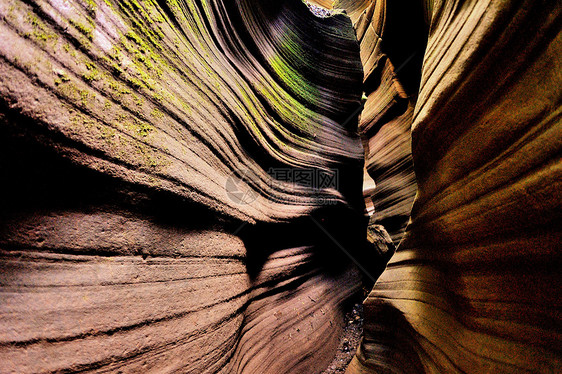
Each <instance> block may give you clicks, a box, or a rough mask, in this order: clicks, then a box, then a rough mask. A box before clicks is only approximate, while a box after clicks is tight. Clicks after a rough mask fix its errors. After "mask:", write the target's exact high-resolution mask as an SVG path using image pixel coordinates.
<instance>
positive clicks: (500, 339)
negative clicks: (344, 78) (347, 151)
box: [341, 0, 562, 374]
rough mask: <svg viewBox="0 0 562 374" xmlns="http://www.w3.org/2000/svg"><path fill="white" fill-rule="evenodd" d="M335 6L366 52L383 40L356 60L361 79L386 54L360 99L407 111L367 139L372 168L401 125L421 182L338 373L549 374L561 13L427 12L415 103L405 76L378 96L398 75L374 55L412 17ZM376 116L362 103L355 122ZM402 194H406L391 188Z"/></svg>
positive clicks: (491, 4)
mask: <svg viewBox="0 0 562 374" xmlns="http://www.w3.org/2000/svg"><path fill="white" fill-rule="evenodd" d="M341 3H342V5H343V6H347V7H348V10H349V12H350V16H351V18H352V19H353V21H354V24H355V27H356V29H357V35H358V38H359V39H360V40H361V38H363V40H366V39H365V38H366V36H362V35H365V34H366V33H367V31H364V30H370V29H371V28H372V29H374V32H375V35H378V36H379V37H380V39H381V40H382V41H381V43H382V44H380V43H379V44H377V42H376V41H377V40H378V39H377V38H376V37H374V38H373V37H371V40H372V42H370V45H371V46H370V47H368V48H365V47H363V44H364V42H362V48H361V55H362V56H364V55H367V54H372V55H373V57H369V58H365V57H362V61H363V64H364V70H365V74H369V73H368V72H369V71H370V66H372V65H373V64H372V63H371V62H370V61H371V60H375V61H380V60H381V59H382V57H380V56H382V54H387V55H388V56H390V57H389V58H388V59H387V60H386V61H385V63H384V64H382V65H381V66H380V68H379V69H380V70H381V71H382V72H383V73H382V74H379V75H377V76H376V77H377V79H378V80H377V84H378V83H379V81H380V84H378V86H377V87H378V88H377V90H379V91H380V94H377V95H375V96H374V98H371V95H373V94H371V95H369V100H372V101H374V102H379V103H386V102H392V103H393V105H394V107H396V106H398V103H399V101H400V100H402V102H405V101H406V100H409V103H408V105H407V106H406V104H403V107H406V109H405V111H403V112H402V113H404V114H402V115H401V117H391V118H393V119H391V120H390V121H389V122H386V123H388V124H390V123H393V122H394V125H393V126H392V127H391V128H388V129H386V130H385V126H388V125H383V126H382V127H380V130H379V129H378V128H377V126H375V130H374V131H373V133H374V134H375V135H373V136H367V139H368V141H370V143H369V147H367V148H366V154H367V157H368V154H369V152H371V151H372V150H373V149H380V150H381V152H382V153H381V155H383V156H384V155H390V154H391V153H393V152H396V150H397V149H398V148H399V147H398V144H399V142H396V143H393V142H391V141H389V139H398V136H397V135H395V136H394V137H391V136H390V134H391V133H393V134H399V133H404V131H406V129H407V128H408V127H410V125H411V129H412V140H411V143H412V156H413V164H414V170H415V175H416V182H417V186H418V187H417V195H416V200H415V203H414V206H413V211H412V216H411V220H410V224H409V226H408V228H407V230H406V233H405V236H404V239H403V241H402V242H401V244H400V245H399V247H398V249H397V252H396V254H395V255H394V257H393V258H392V260H391V261H390V263H389V265H388V267H387V269H386V271H385V272H384V273H383V274H382V276H381V277H380V279H379V280H378V282H377V284H376V285H375V287H374V289H373V290H372V292H371V293H370V294H369V296H368V298H367V299H366V300H365V302H364V308H365V330H364V337H363V341H362V344H361V346H360V349H359V352H358V354H357V355H356V357H355V359H354V360H353V362H352V363H351V365H350V366H349V368H348V370H347V373H348V374H354V373H362V374H365V373H387V372H388V373H390V372H392V373H428V372H430V373H498V372H501V373H521V372H534V373H556V372H559V371H560V367H561V364H562V362H561V361H562V359H561V352H560V346H561V344H560V342H561V338H562V336H561V333H562V332H561V330H560V310H561V304H560V300H561V294H560V284H561V283H562V282H561V279H560V270H559V268H560V260H561V259H560V251H559V249H560V242H561V236H562V235H561V231H560V228H561V227H562V222H561V221H562V220H561V218H562V217H561V212H562V209H561V208H562V207H561V201H562V186H561V182H560V181H561V180H562V178H561V173H562V171H561V165H562V163H561V162H560V151H561V146H562V144H561V143H560V139H562V126H561V123H560V122H561V121H560V103H561V99H562V91H561V90H560V86H561V83H562V82H561V80H562V75H561V74H560V71H561V67H562V59H561V57H560V56H562V39H561V32H560V20H561V11H562V10H561V9H560V7H559V5H557V4H555V3H553V2H551V3H547V2H541V3H540V4H539V3H537V2H532V1H523V2H511V1H507V2H506V1H495V0H493V1H468V2H466V1H465V2H453V1H428V2H426V4H425V6H424V8H422V9H421V11H420V13H419V16H420V17H422V19H425V21H426V23H427V26H428V30H429V31H428V32H429V35H428V40H427V48H426V49H425V54H424V57H423V69H422V70H421V82H420V84H419V91H418V92H417V93H416V94H415V97H417V100H414V102H415V104H414V106H413V107H412V106H410V103H412V101H413V100H412V99H411V97H410V96H407V95H404V93H406V94H408V90H407V89H406V87H407V84H403V88H404V91H403V92H402V91H401V90H400V89H396V90H394V91H393V90H391V89H390V88H389V87H394V88H396V87H398V83H403V81H404V78H402V79H401V78H400V74H399V72H398V73H397V75H398V82H396V81H395V80H393V81H392V83H391V84H386V85H385V84H384V83H385V82H388V81H389V80H390V79H391V78H390V77H392V75H391V74H390V73H392V71H394V72H395V73H396V70H397V68H396V66H398V65H397V64H396V63H395V62H394V60H393V56H392V51H393V50H394V51H397V50H398V51H400V50H402V47H401V46H400V45H398V44H386V45H385V44H384V43H383V42H384V41H385V32H386V30H387V29H386V27H387V25H390V24H392V23H394V24H400V23H401V24H402V25H404V27H408V26H407V25H410V24H411V22H406V21H405V20H404V17H407V16H405V13H406V10H404V11H402V12H397V13H396V12H394V11H393V9H392V8H389V7H390V6H394V5H396V4H398V5H397V6H400V3H405V2H392V1H387V2H385V1H373V2H369V1H356V2H352V1H342V2H341ZM391 4H392V5H391ZM402 7H403V8H406V4H402ZM410 10H412V9H410ZM377 56H379V57H377ZM389 63H390V64H392V65H390V64H389ZM385 71H386V72H390V73H385ZM378 77H382V79H380V78H378ZM412 83H413V82H412ZM369 86H370V85H369V84H366V89H367V91H368V90H369ZM408 112H409V114H406V113H408ZM371 113H374V114H371ZM377 113H380V112H378V111H376V112H375V111H370V107H369V101H367V106H366V108H365V111H364V112H363V113H362V115H361V126H364V124H365V122H366V121H365V118H377V117H376V115H377ZM383 122H384V121H383ZM407 122H410V125H408V123H407ZM376 123H377V122H375V124H376ZM393 144H395V146H393ZM371 145H372V147H371ZM389 145H390V147H389ZM394 154H395V155H398V153H394ZM401 159H403V158H401V157H397V156H392V157H388V158H386V157H380V158H379V157H377V158H375V160H374V161H373V162H372V164H373V165H376V166H371V167H370V168H371V170H375V173H376V170H378V168H379V167H383V169H382V170H389V169H392V167H393V166H394V167H395V169H396V170H400V169H401V168H402V163H401V162H400V161H399V160H401ZM387 161H389V162H387ZM370 164H371V162H369V158H367V166H368V167H369V165H370ZM386 165H388V166H386ZM385 166H386V169H385V168H384V167H385ZM371 174H372V172H371ZM381 175H384V171H383V174H381ZM387 175H388V173H387ZM374 180H375V182H377V183H378V184H379V185H381V184H383V183H380V182H378V180H377V174H375V175H374ZM384 183H385V188H384V189H385V191H386V190H388V188H387V187H386V186H387V185H386V181H385V182H384ZM400 185H403V186H404V187H405V188H408V186H411V183H410V180H409V179H408V180H406V179H403V182H400V181H399V179H398V178H396V179H395V183H394V186H395V187H396V189H398V188H400ZM375 191H376V189H375ZM382 193H384V194H385V195H387V193H386V192H381V194H382ZM376 194H377V192H375V197H374V198H373V201H374V205H375V214H377V213H376V212H377V202H378V203H379V204H380V203H381V200H380V199H377V198H376ZM382 201H384V199H383V200H382ZM398 206H399V204H396V205H393V204H390V208H388V206H387V205H384V206H383V207H382V211H383V212H385V211H391V210H392V209H395V210H397V209H398ZM380 211H381V208H379V212H380ZM380 214H382V213H380ZM383 219H384V217H381V220H383ZM389 231H390V232H391V233H392V230H390V229H389Z"/></svg>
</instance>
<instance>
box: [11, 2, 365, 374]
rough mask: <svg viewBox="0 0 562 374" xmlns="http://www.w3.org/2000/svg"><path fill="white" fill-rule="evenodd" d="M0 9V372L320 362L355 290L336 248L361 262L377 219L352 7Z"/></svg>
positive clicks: (16, 5) (259, 369)
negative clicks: (323, 13)
mask: <svg viewBox="0 0 562 374" xmlns="http://www.w3.org/2000/svg"><path fill="white" fill-rule="evenodd" d="M0 20H1V21H0V96H1V100H0V131H1V133H2V134H1V135H0V139H1V143H2V147H1V151H0V152H2V162H1V169H2V175H3V177H4V178H5V179H4V180H5V182H6V183H3V193H2V198H1V206H2V209H1V225H0V259H1V260H0V263H1V266H2V272H1V275H0V290H1V295H2V296H1V298H2V300H1V302H0V326H1V327H0V331H1V337H0V372H18V373H36V372H122V373H124V372H130V373H138V372H183V373H229V374H231V373H260V374H261V373H279V374H281V373H311V372H320V371H321V370H322V369H323V368H324V367H326V366H327V365H328V363H329V362H330V360H331V358H332V357H333V355H334V353H335V349H336V347H337V345H338V343H339V341H338V337H339V333H340V332H341V331H342V329H343V326H344V321H343V316H344V307H345V305H346V303H347V301H348V300H350V298H352V297H353V295H355V294H356V293H357V291H358V290H360V288H361V275H360V274H359V271H358V270H357V269H356V268H355V266H354V265H353V263H352V262H351V260H350V259H349V258H348V257H347V256H346V255H345V254H344V253H342V252H341V251H340V249H339V248H338V246H345V247H346V248H349V250H350V251H351V252H358V253H359V254H358V256H360V255H361V254H360V252H361V251H362V250H363V249H364V232H365V228H366V221H365V219H364V217H363V211H364V207H363V200H362V196H361V186H362V174H363V149H362V145H361V140H360V137H359V136H358V134H357V132H356V127H357V115H358V113H359V112H358V110H357V109H358V108H359V107H360V98H361V92H362V89H361V85H362V77H363V72H362V65H361V62H360V58H359V46H358V44H357V41H356V38H355V32H354V29H353V27H352V23H351V21H350V19H349V18H348V17H347V16H345V15H343V14H336V15H334V16H332V17H327V18H321V17H316V16H315V15H314V14H313V13H311V12H310V11H309V10H308V9H307V6H306V5H305V4H304V3H302V2H301V1H299V0H288V1H277V2H272V3H268V2H263V1H254V0H242V1H236V2H235V1H167V2H157V1H142V2H137V1H134V0H131V1H91V0H87V1H80V0H75V1H58V0H52V1H41V0H37V1H27V2H21V1H3V2H2V3H0ZM318 46H321V48H319V47H318ZM289 172H290V173H293V174H290V175H287V173H289ZM297 173H300V175H301V178H300V179H298V178H297ZM310 173H312V176H313V177H314V178H316V180H314V181H312V182H311V181H310V180H309V179H306V178H304V179H303V177H302V176H303V175H304V176H305V177H306V175H309V176H310ZM325 180H327V181H329V183H324V182H322V181H325ZM332 239H334V240H336V241H337V243H338V244H337V245H336V244H334V242H333V241H332ZM289 352H290V354H289Z"/></svg>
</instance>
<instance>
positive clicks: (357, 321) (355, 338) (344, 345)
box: [322, 303, 363, 374]
mask: <svg viewBox="0 0 562 374" xmlns="http://www.w3.org/2000/svg"><path fill="white" fill-rule="evenodd" d="M345 320H346V325H345V329H344V331H343V334H342V337H341V340H340V345H339V346H338V351H337V353H336V356H335V357H334V360H333V361H332V363H331V364H330V365H329V366H328V368H327V369H326V370H324V371H323V372H322V374H336V373H339V374H343V373H345V369H346V368H347V366H348V365H349V362H350V361H351V359H352V358H353V356H354V355H355V352H356V351H357V347H358V346H359V341H360V339H361V333H362V332H363V305H362V304H361V303H356V304H354V305H353V309H352V310H351V311H349V312H348V313H346V315H345Z"/></svg>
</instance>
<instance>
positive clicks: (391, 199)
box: [336, 1, 427, 244]
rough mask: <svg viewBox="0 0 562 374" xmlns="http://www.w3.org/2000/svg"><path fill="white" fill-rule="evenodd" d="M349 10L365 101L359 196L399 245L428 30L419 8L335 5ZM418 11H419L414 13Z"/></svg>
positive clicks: (410, 193)
mask: <svg viewBox="0 0 562 374" xmlns="http://www.w3.org/2000/svg"><path fill="white" fill-rule="evenodd" d="M336 6H341V7H344V8H346V9H347V10H348V12H349V14H350V17H351V19H352V20H353V22H354V25H355V29H356V34H357V39H358V41H359V43H360V51H361V52H360V53H361V62H362V64H363V69H364V78H363V81H364V90H365V95H366V101H365V104H364V110H363V111H362V113H361V120H360V124H359V131H360V134H361V137H362V140H363V146H364V149H365V166H366V170H367V172H368V174H369V177H370V178H371V179H372V180H374V182H375V185H376V188H373V187H372V186H370V184H369V182H368V181H369V178H365V180H366V183H365V184H364V195H365V198H366V200H367V205H368V206H369V205H370V204H369V202H372V205H373V206H374V212H373V213H372V219H371V220H372V222H375V223H377V224H381V225H383V226H384V227H385V228H386V229H387V230H388V232H389V233H390V234H391V237H392V239H393V241H394V243H395V244H398V242H399V241H400V239H401V238H402V235H403V233H404V230H405V228H406V224H407V222H408V219H409V217H410V211H411V208H412V203H413V200H414V195H415V193H416V182H415V176H414V170H413V165H412V154H411V133H410V127H411V122H412V115H413V108H414V105H415V103H416V99H417V88H418V85H419V71H420V70H421V58H422V56H423V50H424V48H425V42H426V35H427V30H426V29H427V27H426V26H425V22H424V20H423V16H421V14H422V12H421V11H420V10H421V6H418V7H415V6H413V5H409V7H410V9H411V12H408V14H406V15H405V14H404V12H403V6H402V5H401V4H400V3H399V2H388V3H387V2H385V1H365V2H353V1H340V2H339V3H338V4H336ZM418 8H419V9H418Z"/></svg>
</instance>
